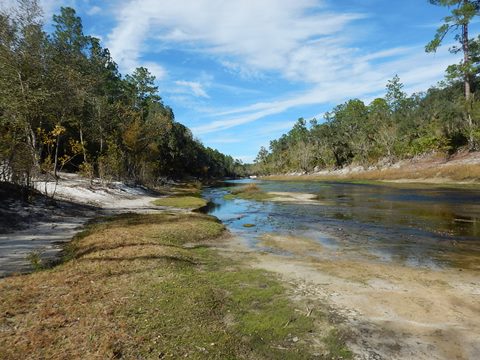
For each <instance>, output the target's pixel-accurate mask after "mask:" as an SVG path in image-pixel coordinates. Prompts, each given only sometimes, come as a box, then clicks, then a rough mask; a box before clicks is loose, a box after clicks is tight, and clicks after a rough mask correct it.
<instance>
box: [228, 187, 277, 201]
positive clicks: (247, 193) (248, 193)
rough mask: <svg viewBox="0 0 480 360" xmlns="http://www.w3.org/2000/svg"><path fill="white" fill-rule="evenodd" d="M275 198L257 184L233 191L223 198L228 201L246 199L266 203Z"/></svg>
mask: <svg viewBox="0 0 480 360" xmlns="http://www.w3.org/2000/svg"><path fill="white" fill-rule="evenodd" d="M274 197H275V196H273V195H271V194H268V193H266V192H264V191H262V190H261V189H260V188H259V187H258V186H257V185H256V184H248V185H245V186H241V187H238V188H235V189H233V190H231V191H230V194H227V195H225V196H224V197H223V198H224V199H226V200H233V199H244V200H256V201H265V200H269V199H272V198H274Z"/></svg>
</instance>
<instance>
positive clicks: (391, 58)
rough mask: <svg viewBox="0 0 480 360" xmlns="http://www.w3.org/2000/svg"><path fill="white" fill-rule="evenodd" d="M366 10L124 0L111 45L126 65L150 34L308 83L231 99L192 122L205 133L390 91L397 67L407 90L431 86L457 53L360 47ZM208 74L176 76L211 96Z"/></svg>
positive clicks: (257, 71)
mask: <svg viewBox="0 0 480 360" xmlns="http://www.w3.org/2000/svg"><path fill="white" fill-rule="evenodd" d="M367 17H368V16H367V15H366V14H360V13H335V12H332V11H330V10H328V8H327V7H325V6H324V2H323V1H321V0H262V1H258V0H229V1H212V0H196V1H190V0H175V1H173V0H171V1H167V0H165V1H163V2H161V4H160V3H159V2H157V1H155V0H142V1H140V0H131V1H127V2H126V3H124V4H123V6H120V7H119V10H118V13H117V21H118V23H117V26H116V27H115V28H114V29H113V31H112V32H111V33H110V34H109V35H108V47H109V48H110V50H111V52H112V55H113V56H114V58H115V59H116V61H117V62H118V63H119V64H120V67H121V69H129V68H131V67H132V66H133V65H135V64H138V63H140V62H141V58H142V54H143V53H144V51H146V50H147V44H149V42H150V41H154V42H155V47H158V48H161V49H168V48H169V47H170V48H174V49H175V50H177V51H182V50H190V51H191V50H193V51H194V52H196V53H200V54H207V55H209V56H210V57H211V58H212V59H215V60H216V61H218V63H219V64H220V65H222V66H223V67H224V69H225V70H227V71H230V72H233V73H236V74H238V75H239V76H240V77H244V78H254V79H256V80H258V79H261V78H262V76H267V77H268V76H270V74H274V75H280V76H281V77H283V78H284V79H286V80H288V81H292V82H295V83H301V84H304V85H306V87H307V89H306V90H304V91H302V92H296V93H287V94H284V95H283V96H282V97H281V98H277V99H272V100H271V101H261V102H257V103H253V104H251V105H249V106H245V107H240V108H233V109H227V110H225V111H223V112H221V113H217V114H215V115H214V116H212V117H211V121H210V122H209V123H205V124H202V125H200V126H197V127H194V128H193V131H194V132H195V133H196V134H207V133H210V132H215V131H220V130H225V129H229V128H232V127H235V126H238V125H242V124H246V123H250V122H253V121H257V120H259V119H261V118H265V117H268V116H270V115H274V114H278V113H281V112H283V111H285V110H287V109H290V108H294V107H298V106H302V105H312V104H322V103H332V102H333V103H335V102H336V103H338V102H343V101H345V100H346V99H348V98H352V97H359V98H363V99H365V100H370V99H373V98H374V97H376V96H379V95H382V93H383V89H384V87H385V84H386V82H387V80H388V79H391V78H392V77H393V76H394V75H395V74H399V76H400V78H401V80H402V81H403V82H404V83H405V84H406V89H407V90H409V91H418V90H421V89H425V88H426V87H428V86H429V85H431V84H432V83H435V82H436V81H437V80H439V79H440V78H441V77H442V75H443V73H444V69H445V68H446V66H447V65H448V64H450V63H451V62H453V60H452V57H451V56H450V54H448V53H447V52H446V51H443V50H442V51H440V52H439V53H437V54H436V56H432V55H427V54H425V53H424V51H423V46H420V45H419V46H415V47H393V48H390V49H388V48H387V49H382V50H380V51H376V52H369V51H367V50H365V49H363V48H358V47H356V46H355V40H356V39H355V36H356V35H355V34H356V32H355V26H357V25H356V24H357V23H358V21H359V20H362V19H366V18H367ZM150 46H153V45H151V44H150ZM202 83H204V82H202ZM202 83H200V82H187V81H180V82H177V84H176V85H179V86H183V87H187V88H189V90H190V91H191V92H192V93H193V94H195V95H196V96H198V97H208V94H207V93H206V92H205V90H204V89H203V87H202V86H201V84H202ZM211 86H214V85H211Z"/></svg>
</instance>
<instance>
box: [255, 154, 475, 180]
mask: <svg viewBox="0 0 480 360" xmlns="http://www.w3.org/2000/svg"><path fill="white" fill-rule="evenodd" d="M264 179H267V180H299V181H309V180H326V181H328V180H330V181H335V180H344V181H352V180H357V181H362V180H363V181H375V180H379V181H394V182H401V183H408V182H415V183H429V184H452V185H455V184H462V185H478V184H479V183H480V152H471V153H470V152H462V153H458V154H455V155H453V156H447V155H445V154H428V155H422V156H418V157H415V158H413V159H406V160H400V161H397V162H394V163H390V162H388V161H381V162H379V163H378V164H376V165H371V166H366V167H364V166H358V165H349V166H347V167H345V168H342V169H336V170H320V171H314V172H311V173H306V172H293V173H289V174H283V175H271V176H266V177H264Z"/></svg>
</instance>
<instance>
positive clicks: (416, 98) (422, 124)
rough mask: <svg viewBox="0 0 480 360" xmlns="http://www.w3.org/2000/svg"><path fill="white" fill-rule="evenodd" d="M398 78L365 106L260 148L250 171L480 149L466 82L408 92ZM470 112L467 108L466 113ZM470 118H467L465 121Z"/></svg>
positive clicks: (343, 108) (339, 110)
mask: <svg viewBox="0 0 480 360" xmlns="http://www.w3.org/2000/svg"><path fill="white" fill-rule="evenodd" d="M402 88H403V84H402V83H401V82H400V79H399V77H398V76H395V77H394V78H393V79H392V80H391V81H389V82H388V84H387V86H386V95H385V98H377V99H375V100H373V101H372V102H371V103H370V104H368V105H365V104H364V103H363V102H362V101H361V100H359V99H353V100H349V101H347V102H345V103H344V104H341V105H338V106H336V107H335V108H334V109H333V110H332V111H330V112H327V113H326V114H325V115H324V121H323V122H319V121H317V120H316V119H314V120H313V121H311V122H310V124H309V125H307V124H306V122H305V120H304V119H302V118H300V119H299V120H298V121H297V123H296V124H295V125H294V127H293V128H292V130H290V131H289V132H288V133H287V134H284V135H282V136H281V137H280V138H279V139H277V140H273V141H271V142H270V148H269V149H268V150H267V149H266V148H262V149H260V152H259V153H258V156H257V158H256V160H255V164H254V166H253V168H252V169H251V172H252V173H256V174H260V175H267V174H281V173H289V172H292V171H294V172H301V173H310V172H313V171H319V170H322V169H332V168H342V167H345V166H348V165H351V164H356V165H362V166H370V165H372V164H376V163H378V162H380V161H384V162H385V161H386V162H391V161H394V160H396V159H403V158H409V157H413V156H416V155H421V154H424V153H430V152H435V151H436V152H445V153H454V152H456V151H458V150H460V149H462V148H468V149H472V150H475V149H480V137H479V134H480V123H479V118H480V116H479V115H480V102H477V101H473V102H471V103H467V102H466V101H465V99H464V97H463V95H462V83H461V82H451V83H449V84H444V83H440V84H439V85H438V86H436V87H432V88H430V89H429V90H428V91H427V92H425V93H418V94H413V95H411V96H407V94H405V93H404V92H403V90H402ZM467 110H468V111H467ZM467 119H469V121H467Z"/></svg>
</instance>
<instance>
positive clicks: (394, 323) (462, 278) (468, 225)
mask: <svg viewBox="0 0 480 360" xmlns="http://www.w3.org/2000/svg"><path fill="white" fill-rule="evenodd" d="M232 185H235V186H234V187H232ZM230 194H234V196H230ZM205 196H206V197H207V198H209V199H211V201H213V202H214V203H215V205H216V206H214V207H212V212H211V213H212V214H214V215H215V216H217V217H219V218H220V219H222V220H223V221H224V222H225V224H227V226H228V227H229V228H230V229H231V231H232V232H233V233H234V234H236V235H237V237H236V238H235V241H234V242H230V243H229V244H228V246H227V247H226V248H224V249H223V251H224V252H225V253H226V256H231V258H232V259H236V258H238V257H240V258H241V259H243V261H246V262H247V263H249V264H250V266H252V267H253V268H258V269H262V270H268V271H272V272H275V273H277V274H278V275H280V276H281V277H282V279H283V280H284V281H285V282H287V283H290V284H291V286H293V287H294V289H295V290H294V293H295V294H296V295H295V296H296V297H298V298H302V299H303V300H304V301H308V302H309V308H310V309H311V308H316V307H317V306H319V305H317V304H323V306H325V304H327V307H328V311H327V314H328V316H329V317H331V318H332V319H335V321H337V322H338V323H340V324H343V326H345V328H347V329H348V334H349V335H348V337H347V339H346V341H347V344H348V346H349V348H350V349H351V350H352V351H353V352H354V354H355V358H358V359H405V360H407V359H438V360H440V359H442V360H449V359H468V360H470V359H476V358H477V357H478V354H480V348H479V347H478V344H479V342H478V339H479V335H478V331H477V330H476V329H478V328H479V327H480V306H479V305H478V304H479V303H480V302H479V300H480V281H479V279H480V277H479V271H480V267H479V265H478V264H479V261H478V260H479V259H480V243H479V241H478V240H479V239H480V232H479V228H478V226H477V224H478V220H479V219H480V207H479V206H478V204H479V202H478V201H479V199H480V192H479V190H478V189H477V188H475V187H474V188H471V187H466V188H465V187H460V188H457V187H452V188H450V187H448V188H445V187H432V186H430V185H415V184H407V185H405V184H376V183H373V184H370V183H346V182H333V181H328V182H310V181H304V182H300V181H295V182H288V181H280V182H279V181H266V180H260V181H256V180H250V181H246V180H245V181H241V182H236V183H233V184H228V186H226V187H224V188H212V189H208V190H206V191H205ZM245 224H248V225H249V226H248V227H246V226H245Z"/></svg>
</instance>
